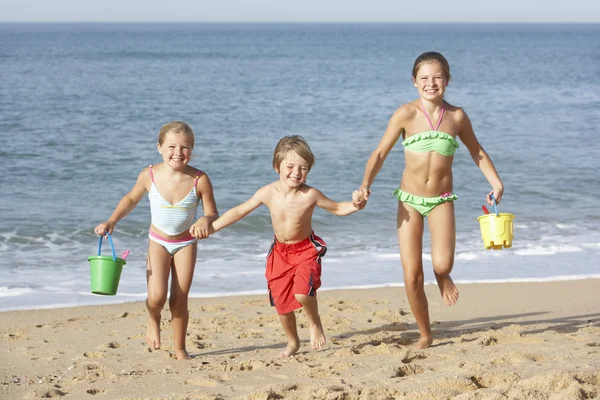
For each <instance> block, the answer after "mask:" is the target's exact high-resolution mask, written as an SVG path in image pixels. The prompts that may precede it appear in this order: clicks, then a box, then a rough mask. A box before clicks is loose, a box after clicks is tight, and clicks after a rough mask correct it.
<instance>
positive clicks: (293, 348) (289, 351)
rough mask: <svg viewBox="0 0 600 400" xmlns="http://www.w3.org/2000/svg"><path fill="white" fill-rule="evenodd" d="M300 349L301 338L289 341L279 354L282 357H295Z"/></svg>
mask: <svg viewBox="0 0 600 400" xmlns="http://www.w3.org/2000/svg"><path fill="white" fill-rule="evenodd" d="M299 349H300V340H293V341H288V344H287V346H286V347H285V349H284V350H283V351H282V352H281V353H279V356H280V357H282V358H288V357H293V356H294V355H295V354H296V353H297V352H298V350H299Z"/></svg>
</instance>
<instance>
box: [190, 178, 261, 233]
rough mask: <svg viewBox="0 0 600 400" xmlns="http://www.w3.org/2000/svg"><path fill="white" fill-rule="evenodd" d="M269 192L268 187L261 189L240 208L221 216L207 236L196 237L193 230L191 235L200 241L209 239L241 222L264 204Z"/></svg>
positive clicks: (234, 208)
mask: <svg viewBox="0 0 600 400" xmlns="http://www.w3.org/2000/svg"><path fill="white" fill-rule="evenodd" d="M268 190H269V189H268V186H264V187H262V188H260V189H259V190H258V191H257V192H256V193H255V194H254V196H252V197H251V198H250V199H248V200H246V201H245V202H243V203H242V204H240V205H238V206H235V207H233V208H231V209H230V210H228V211H227V212H226V213H225V214H223V215H221V216H220V217H219V218H217V219H216V220H215V221H213V223H212V224H210V226H209V228H208V232H207V235H206V236H199V235H198V236H196V232H192V230H191V228H190V234H191V235H192V236H194V237H196V238H198V239H204V238H206V237H208V235H212V234H213V233H215V232H217V231H220V230H221V229H223V228H225V227H226V226H229V225H231V224H233V223H235V222H237V221H239V220H240V219H242V218H244V217H245V216H246V215H248V214H250V213H251V212H252V211H254V210H256V209H257V208H258V207H259V206H260V205H261V204H264V199H265V196H266V194H267V191H268Z"/></svg>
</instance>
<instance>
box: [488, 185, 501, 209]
mask: <svg viewBox="0 0 600 400" xmlns="http://www.w3.org/2000/svg"><path fill="white" fill-rule="evenodd" d="M502 193H504V187H502V186H500V187H498V188H494V189H492V191H491V192H489V193H488V194H487V196H486V200H487V203H488V204H489V205H492V195H494V198H495V199H496V204H498V203H500V199H502Z"/></svg>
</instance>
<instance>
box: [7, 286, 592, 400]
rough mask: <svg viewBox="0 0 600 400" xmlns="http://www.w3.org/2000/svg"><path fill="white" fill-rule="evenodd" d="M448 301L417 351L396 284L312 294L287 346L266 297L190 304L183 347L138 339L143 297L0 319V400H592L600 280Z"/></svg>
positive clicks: (438, 306) (433, 294)
mask: <svg viewBox="0 0 600 400" xmlns="http://www.w3.org/2000/svg"><path fill="white" fill-rule="evenodd" d="M459 289H460V290H461V295H460V300H459V302H458V304H457V305H455V306H452V307H447V306H445V305H443V303H442V301H441V298H440V295H439V292H438V290H437V287H436V286H427V287H426V291H427V295H428V298H429V302H430V304H429V307H430V311H431V319H432V321H433V325H432V326H433V329H434V335H435V341H434V343H433V346H432V347H431V348H429V349H425V350H415V349H413V348H412V347H411V344H412V343H413V342H414V341H415V340H416V339H417V338H418V332H417V329H416V325H415V323H414V318H413V316H412V314H411V313H410V308H409V306H408V303H407V300H406V295H405V292H404V288H402V287H395V288H383V289H364V290H340V291H321V292H319V302H320V310H321V317H322V320H323V324H324V326H325V330H326V333H327V336H328V345H327V347H326V349H324V350H322V351H312V350H310V345H309V343H308V329H307V327H306V318H305V315H304V314H303V313H302V312H301V311H300V312H298V322H299V324H300V326H301V328H300V336H301V339H302V340H303V342H302V347H301V349H300V352H299V354H298V355H297V356H296V357H294V358H289V359H281V358H278V357H277V355H278V354H279V352H280V351H281V349H282V348H283V347H284V345H285V336H284V334H283V330H282V328H281V327H280V323H279V319H278V318H277V316H276V314H275V311H274V309H272V308H271V307H270V306H269V305H268V302H267V299H266V296H243V297H226V298H211V299H192V300H191V302H190V316H191V319H190V325H189V330H188V338H187V346H188V351H190V352H191V354H192V355H193V356H194V359H193V360H191V361H177V360H175V359H174V358H173V354H172V351H171V344H172V341H171V338H170V336H171V329H170V324H169V322H168V315H169V314H168V312H165V313H164V314H163V319H164V321H163V346H162V349H160V350H155V351H150V350H149V349H148V348H147V346H146V345H145V342H144V332H145V326H146V318H147V314H146V311H145V307H144V305H143V303H125V304H120V305H109V306H88V307H76V308H61V309H49V310H29V311H11V312H3V313H0V379H1V381H0V382H1V385H2V387H1V388H0V398H1V399H21V398H26V399H30V398H52V397H68V398H75V399H88V398H104V399H150V398H152V399H188V398H189V399H248V400H250V399H253V400H258V399H261V400H272V399H327V400H335V399H340V400H341V399H592V398H600V280H598V279H588V280H577V281H563V282H544V283H491V284H470V285H459Z"/></svg>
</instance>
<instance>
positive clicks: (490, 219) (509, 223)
mask: <svg viewBox="0 0 600 400" xmlns="http://www.w3.org/2000/svg"><path fill="white" fill-rule="evenodd" d="M514 219H515V216H514V215H512V214H508V213H499V214H498V215H496V214H486V215H482V216H480V217H479V218H477V221H479V228H480V229H481V238H482V239H483V247H485V249H486V250H490V249H494V250H502V248H503V247H506V248H507V249H508V248H510V247H512V241H513V220H514Z"/></svg>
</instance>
